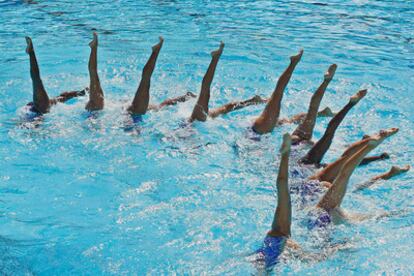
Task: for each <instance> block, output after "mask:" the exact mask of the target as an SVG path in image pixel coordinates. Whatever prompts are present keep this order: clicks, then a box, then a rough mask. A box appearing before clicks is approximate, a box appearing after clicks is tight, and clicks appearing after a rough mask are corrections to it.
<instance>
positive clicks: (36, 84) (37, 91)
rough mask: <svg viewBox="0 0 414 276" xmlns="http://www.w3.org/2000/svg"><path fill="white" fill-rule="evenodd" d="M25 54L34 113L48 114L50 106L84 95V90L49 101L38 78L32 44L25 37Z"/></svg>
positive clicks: (29, 39) (67, 93) (30, 40)
mask: <svg viewBox="0 0 414 276" xmlns="http://www.w3.org/2000/svg"><path fill="white" fill-rule="evenodd" d="M26 43H27V48H26V53H27V54H28V55H29V57H30V77H31V79H32V85H33V102H31V103H29V104H28V105H29V106H32V110H33V111H34V112H37V113H40V114H43V113H48V112H49V110H50V106H52V105H55V104H57V103H63V102H66V101H68V100H70V99H72V98H75V97H79V96H83V95H85V91H86V90H85V89H84V90H81V91H71V92H63V93H62V94H60V95H59V96H58V97H56V98H52V99H50V98H49V96H48V94H47V92H46V89H45V87H44V86H43V82H42V79H41V78H40V70H39V65H38V63H37V59H36V54H35V51H34V47H33V42H32V39H31V38H30V37H26Z"/></svg>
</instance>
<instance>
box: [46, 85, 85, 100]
mask: <svg viewBox="0 0 414 276" xmlns="http://www.w3.org/2000/svg"><path fill="white" fill-rule="evenodd" d="M87 90H88V88H85V89H83V90H79V91H69V92H63V93H62V94H60V95H59V96H57V97H56V98H53V99H51V100H50V103H51V104H57V103H64V102H67V101H69V100H71V99H73V98H76V97H81V96H85V94H86V91H87Z"/></svg>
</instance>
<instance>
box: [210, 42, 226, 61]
mask: <svg viewBox="0 0 414 276" xmlns="http://www.w3.org/2000/svg"><path fill="white" fill-rule="evenodd" d="M223 48H224V43H223V41H220V47H219V48H218V49H217V50H215V51H213V52H211V56H212V57H220V56H221V53H223Z"/></svg>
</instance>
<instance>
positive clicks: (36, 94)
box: [26, 36, 50, 113]
mask: <svg viewBox="0 0 414 276" xmlns="http://www.w3.org/2000/svg"><path fill="white" fill-rule="evenodd" d="M26 43H27V48H26V53H28V54H29V57H30V77H31V79H32V85H33V107H34V110H35V111H36V112H39V113H47V112H49V108H50V101H49V96H48V95H47V93H46V90H45V88H44V86H43V82H42V79H41V78H40V71H39V65H38V64H37V59H36V54H35V51H34V48H33V43H32V39H31V38H30V37H28V36H27V37H26Z"/></svg>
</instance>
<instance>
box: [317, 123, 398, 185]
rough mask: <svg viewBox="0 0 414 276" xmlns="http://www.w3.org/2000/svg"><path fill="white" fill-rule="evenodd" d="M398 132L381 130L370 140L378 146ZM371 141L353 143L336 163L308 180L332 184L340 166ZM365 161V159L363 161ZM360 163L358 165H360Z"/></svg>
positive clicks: (394, 129)
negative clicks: (375, 141)
mask: <svg viewBox="0 0 414 276" xmlns="http://www.w3.org/2000/svg"><path fill="white" fill-rule="evenodd" d="M397 132H398V128H390V129H387V130H381V131H380V132H379V133H378V134H376V135H373V136H372V138H375V139H377V140H378V144H380V143H382V142H383V141H384V140H385V139H386V138H388V137H390V136H392V135H394V134H396V133H397ZM370 140H371V136H370V137H369V138H366V139H364V140H360V141H358V142H355V143H353V144H352V145H350V146H349V147H348V149H346V150H345V152H344V153H343V154H342V156H341V157H340V158H339V159H337V160H336V161H334V162H332V163H330V164H328V166H326V167H325V168H324V169H323V170H321V171H319V172H318V173H316V174H315V175H314V176H311V177H310V179H316V180H319V181H328V182H332V181H333V180H334V179H335V177H336V176H337V175H338V173H339V171H340V170H341V168H342V166H343V165H344V164H345V163H346V162H347V161H348V160H349V158H351V157H352V156H353V155H354V154H355V153H356V152H358V151H359V150H361V149H362V148H363V147H365V146H366V145H367V144H368V142H369V141H370ZM363 160H365V158H364V159H363ZM362 162H363V161H361V162H360V163H362Z"/></svg>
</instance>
